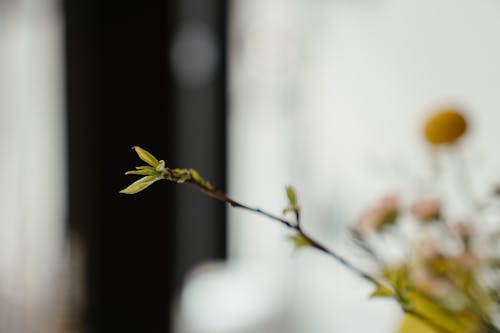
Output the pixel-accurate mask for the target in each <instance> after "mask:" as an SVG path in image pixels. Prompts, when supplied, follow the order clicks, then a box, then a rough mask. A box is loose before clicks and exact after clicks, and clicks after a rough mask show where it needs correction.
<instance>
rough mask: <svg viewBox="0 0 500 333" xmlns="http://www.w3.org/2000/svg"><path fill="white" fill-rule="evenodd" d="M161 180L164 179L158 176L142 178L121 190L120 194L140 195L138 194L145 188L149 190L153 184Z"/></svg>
mask: <svg viewBox="0 0 500 333" xmlns="http://www.w3.org/2000/svg"><path fill="white" fill-rule="evenodd" d="M160 179H162V178H161V177H158V176H146V177H142V178H141V179H139V180H137V181H135V182H133V183H132V184H131V185H130V186H128V187H127V188H125V189H123V190H121V191H120V193H124V194H135V193H138V192H140V191H142V190H144V189H145V188H147V187H148V186H150V185H151V184H153V183H154V182H156V181H157V180H160Z"/></svg>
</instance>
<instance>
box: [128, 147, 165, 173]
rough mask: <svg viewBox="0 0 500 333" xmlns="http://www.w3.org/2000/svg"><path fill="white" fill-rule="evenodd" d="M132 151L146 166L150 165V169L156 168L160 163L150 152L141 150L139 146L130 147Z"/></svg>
mask: <svg viewBox="0 0 500 333" xmlns="http://www.w3.org/2000/svg"><path fill="white" fill-rule="evenodd" d="M132 149H133V150H135V152H136V153H137V155H138V156H139V158H140V159H141V160H143V161H144V162H146V163H147V164H149V165H151V166H152V167H155V168H156V167H157V166H158V164H160V162H159V161H158V160H157V159H156V157H154V156H153V155H152V154H151V153H150V152H148V151H146V150H144V149H142V148H141V147H139V146H134V147H132Z"/></svg>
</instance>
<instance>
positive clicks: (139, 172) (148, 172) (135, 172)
mask: <svg viewBox="0 0 500 333" xmlns="http://www.w3.org/2000/svg"><path fill="white" fill-rule="evenodd" d="M151 168H152V169H153V170H150V169H140V170H132V171H127V172H125V174H126V175H140V176H154V175H158V171H156V170H155V169H154V168H153V167H151Z"/></svg>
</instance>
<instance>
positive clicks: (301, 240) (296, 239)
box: [289, 234, 312, 249]
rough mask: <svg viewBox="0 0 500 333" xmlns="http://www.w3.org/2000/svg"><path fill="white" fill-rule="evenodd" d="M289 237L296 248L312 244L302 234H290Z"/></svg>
mask: <svg viewBox="0 0 500 333" xmlns="http://www.w3.org/2000/svg"><path fill="white" fill-rule="evenodd" d="M289 239H290V240H291V241H292V242H293V245H294V246H295V248H296V249H300V248H302V247H305V246H311V245H312V244H311V242H310V241H309V240H308V239H306V238H305V237H304V236H302V235H301V234H295V235H293V236H290V237H289Z"/></svg>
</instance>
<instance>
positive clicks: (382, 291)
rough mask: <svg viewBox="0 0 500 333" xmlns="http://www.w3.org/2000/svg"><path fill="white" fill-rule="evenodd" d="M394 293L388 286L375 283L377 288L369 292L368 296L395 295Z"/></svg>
mask: <svg viewBox="0 0 500 333" xmlns="http://www.w3.org/2000/svg"><path fill="white" fill-rule="evenodd" d="M395 296H396V294H395V293H394V291H393V290H392V289H390V288H387V287H386V286H383V285H381V284H379V285H377V288H376V289H375V290H374V291H373V292H372V293H371V294H370V298H374V297H393V298H394V297H395Z"/></svg>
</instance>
